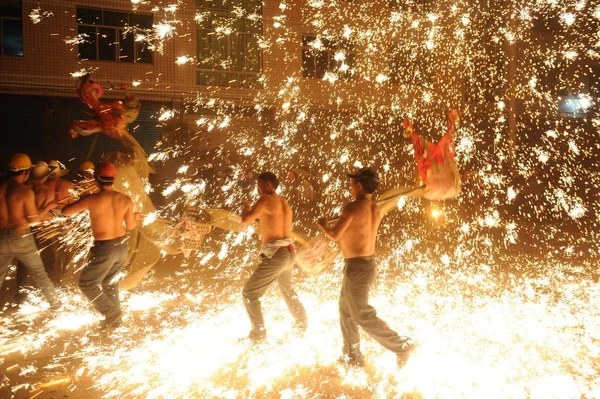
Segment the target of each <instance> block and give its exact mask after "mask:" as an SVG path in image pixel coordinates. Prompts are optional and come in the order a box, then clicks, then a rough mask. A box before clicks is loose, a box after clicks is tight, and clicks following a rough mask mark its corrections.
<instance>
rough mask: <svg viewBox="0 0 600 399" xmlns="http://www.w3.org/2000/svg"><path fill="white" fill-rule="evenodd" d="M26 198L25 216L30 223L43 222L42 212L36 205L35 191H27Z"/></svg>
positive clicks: (24, 194) (25, 192)
mask: <svg viewBox="0 0 600 399" xmlns="http://www.w3.org/2000/svg"><path fill="white" fill-rule="evenodd" d="M23 197H24V204H23V205H24V207H25V216H26V217H27V220H28V221H29V223H37V222H41V221H42V217H41V216H40V214H41V213H42V212H41V211H38V209H37V206H36V203H35V194H34V193H33V190H31V189H29V188H28V189H26V190H25V191H24V193H23Z"/></svg>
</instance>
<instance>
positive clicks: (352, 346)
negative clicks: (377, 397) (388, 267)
mask: <svg viewBox="0 0 600 399" xmlns="http://www.w3.org/2000/svg"><path fill="white" fill-rule="evenodd" d="M348 176H349V177H350V178H352V181H351V183H350V193H351V194H352V197H353V198H354V201H352V202H350V203H349V204H347V205H346V206H345V207H344V209H343V210H342V215H341V216H340V218H339V220H338V222H337V223H336V225H335V226H334V227H328V226H327V221H326V220H325V219H324V218H321V219H319V225H320V227H321V230H322V231H323V232H324V233H325V235H326V236H327V237H328V238H330V239H331V240H333V241H339V243H340V247H341V249H342V254H343V255H344V261H345V267H344V279H343V281H342V292H341V293H340V325H341V328H342V336H343V338H344V348H343V356H342V357H341V358H340V359H339V361H340V362H343V363H347V364H349V365H351V366H358V367H362V366H363V365H364V357H363V355H362V353H361V351H360V335H359V332H358V326H361V327H362V329H363V330H364V331H366V332H367V333H368V334H369V335H371V337H373V338H374V339H375V340H376V341H377V342H379V343H380V344H381V345H383V346H384V347H385V348H387V349H389V350H391V351H392V352H394V353H395V354H396V359H397V364H398V367H399V368H400V367H403V366H404V365H405V364H406V362H407V361H408V357H409V355H410V352H411V351H412V349H413V348H414V345H413V344H412V342H411V340H410V339H409V338H406V337H400V336H399V335H398V334H397V333H396V332H394V331H393V330H391V329H390V328H389V327H388V326H387V324H386V323H385V322H383V321H382V320H381V319H379V318H378V317H377V312H376V311H375V309H374V308H373V307H372V306H371V305H369V288H370V287H371V285H372V284H373V282H374V281H375V276H376V274H377V265H376V264H375V259H374V255H375V241H376V238H377V229H378V228H379V223H380V222H381V215H382V210H381V209H379V207H378V206H377V204H376V203H375V202H374V201H373V200H372V198H371V196H372V194H373V192H374V191H375V190H376V189H377V187H378V186H379V178H378V176H377V173H376V172H375V171H374V170H372V169H370V168H363V169H360V170H359V171H358V172H356V173H355V174H348Z"/></svg>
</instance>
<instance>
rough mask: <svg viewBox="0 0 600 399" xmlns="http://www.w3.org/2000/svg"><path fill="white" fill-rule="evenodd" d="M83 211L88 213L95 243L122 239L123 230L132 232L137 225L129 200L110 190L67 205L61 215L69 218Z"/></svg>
mask: <svg viewBox="0 0 600 399" xmlns="http://www.w3.org/2000/svg"><path fill="white" fill-rule="evenodd" d="M84 210H87V211H89V213H90V219H91V222H92V233H93V235H94V240H96V241H100V240H112V239H113V238H118V237H123V236H124V235H125V228H127V229H128V230H133V229H134V228H135V227H136V224H137V222H136V218H135V216H134V213H133V202H132V201H131V198H129V197H128V196H127V195H125V194H121V193H119V192H117V191H114V190H112V189H103V190H102V191H101V192H99V193H97V194H90V195H87V196H85V197H84V198H82V199H80V200H79V201H77V202H75V203H73V204H70V205H67V206H66V207H65V208H63V215H65V216H70V215H73V214H75V213H79V212H81V211H84Z"/></svg>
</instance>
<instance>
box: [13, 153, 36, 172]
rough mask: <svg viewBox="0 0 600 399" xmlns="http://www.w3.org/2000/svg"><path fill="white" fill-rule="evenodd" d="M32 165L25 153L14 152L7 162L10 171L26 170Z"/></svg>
mask: <svg viewBox="0 0 600 399" xmlns="http://www.w3.org/2000/svg"><path fill="white" fill-rule="evenodd" d="M32 167H33V164H32V163H31V158H29V155H27V154H15V155H13V156H12V157H11V158H10V161H9V162H8V169H9V170H10V171H11V172H20V171H22V170H28V169H31V168H32Z"/></svg>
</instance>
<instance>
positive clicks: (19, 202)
mask: <svg viewBox="0 0 600 399" xmlns="http://www.w3.org/2000/svg"><path fill="white" fill-rule="evenodd" d="M32 167H33V165H32V164H31V158H29V156H27V155H26V154H15V155H13V156H12V157H11V159H10V161H9V164H8V169H9V179H8V180H7V181H4V182H2V183H0V287H1V286H2V283H3V282H4V279H5V278H6V275H7V273H8V266H9V265H10V262H11V261H12V260H13V259H14V258H17V259H18V260H19V261H21V263H22V264H23V265H24V266H25V268H26V269H27V271H28V272H29V275H30V276H31V277H32V278H33V281H34V282H35V284H36V285H37V287H38V288H39V289H41V290H42V294H43V295H44V297H45V298H46V300H47V301H48V303H50V307H51V308H52V309H58V308H59V307H60V305H61V303H60V300H59V299H58V297H57V294H56V289H55V287H54V284H53V283H52V281H51V280H50V278H49V277H48V274H47V273H46V270H45V269H44V264H43V262H42V258H41V257H40V254H39V252H38V248H37V245H36V243H35V241H34V239H33V234H32V233H31V228H30V225H31V224H32V223H37V222H40V221H42V220H44V218H46V216H47V215H48V212H49V211H50V210H52V209H54V208H55V207H56V202H49V203H48V204H47V205H46V206H45V207H44V208H43V209H41V210H38V208H37V207H36V203H35V194H34V192H33V190H32V189H31V187H29V186H28V185H26V184H25V182H26V181H27V179H29V176H30V174H31V169H32Z"/></svg>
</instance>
